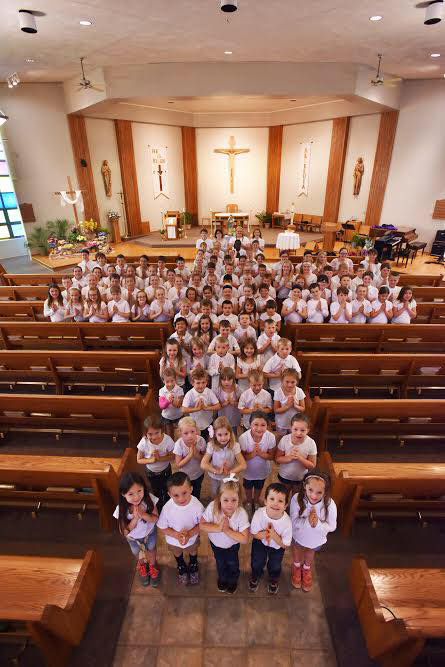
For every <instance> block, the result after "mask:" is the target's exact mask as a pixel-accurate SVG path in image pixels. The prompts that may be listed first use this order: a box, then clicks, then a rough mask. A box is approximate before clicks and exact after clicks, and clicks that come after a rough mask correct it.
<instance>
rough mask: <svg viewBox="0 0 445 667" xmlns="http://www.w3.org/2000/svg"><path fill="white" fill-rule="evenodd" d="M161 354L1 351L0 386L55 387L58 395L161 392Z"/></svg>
mask: <svg viewBox="0 0 445 667" xmlns="http://www.w3.org/2000/svg"><path fill="white" fill-rule="evenodd" d="M160 357H161V354H160V352H158V351H154V350H150V351H148V350H147V351H143V352H133V351H120V350H115V351H111V352H110V351H107V352H104V351H94V352H92V351H89V352H83V351H77V350H70V351H58V350H8V351H5V350H0V385H1V384H7V385H9V387H10V388H11V389H14V388H15V387H17V386H21V385H22V386H23V385H25V386H26V385H28V384H30V383H33V384H42V385H43V387H44V388H45V389H47V388H48V387H49V388H52V387H54V389H55V391H56V393H57V394H63V393H65V391H66V389H67V387H68V388H70V387H72V386H84V387H85V386H88V387H101V388H102V390H104V389H105V387H124V386H126V387H136V390H137V391H138V392H139V390H140V387H141V386H144V385H145V386H147V387H148V388H150V389H153V391H155V392H157V391H158V389H159V388H160V384H161V381H160V377H159V360H160Z"/></svg>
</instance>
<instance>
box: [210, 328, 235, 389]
mask: <svg viewBox="0 0 445 667" xmlns="http://www.w3.org/2000/svg"><path fill="white" fill-rule="evenodd" d="M223 368H232V369H233V370H234V371H235V357H234V356H233V354H230V352H229V341H228V340H227V338H223V337H222V336H218V337H217V339H216V342H215V352H214V353H213V354H212V355H211V356H210V359H209V365H208V373H209V375H210V377H211V378H212V390H213V391H215V390H216V389H217V388H218V387H219V374H220V373H221V371H222V369H223Z"/></svg>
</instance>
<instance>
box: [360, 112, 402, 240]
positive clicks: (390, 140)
mask: <svg viewBox="0 0 445 667" xmlns="http://www.w3.org/2000/svg"><path fill="white" fill-rule="evenodd" d="M398 118H399V112H398V111H386V112H385V113H382V114H381V116H380V129H379V137H378V140H377V148H376V151H375V158H374V168H373V170H372V178H371V187H370V189H369V197H368V206H367V209H366V218H365V225H369V226H370V227H373V226H375V225H378V224H380V216H381V214H382V208H383V200H384V198H385V191H386V184H387V182H388V174H389V167H390V165H391V156H392V149H393V146H394V139H395V136H396V130H397V121H398Z"/></svg>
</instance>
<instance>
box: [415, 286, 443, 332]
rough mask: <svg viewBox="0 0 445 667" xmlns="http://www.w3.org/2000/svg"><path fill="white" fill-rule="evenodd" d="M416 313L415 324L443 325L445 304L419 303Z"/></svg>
mask: <svg viewBox="0 0 445 667" xmlns="http://www.w3.org/2000/svg"><path fill="white" fill-rule="evenodd" d="M435 289H441V288H439V287H436V288H435ZM416 313H417V317H416V319H415V320H414V323H415V324H445V303H438V302H437V303H436V302H429V301H421V302H420V303H418V304H417V308H416Z"/></svg>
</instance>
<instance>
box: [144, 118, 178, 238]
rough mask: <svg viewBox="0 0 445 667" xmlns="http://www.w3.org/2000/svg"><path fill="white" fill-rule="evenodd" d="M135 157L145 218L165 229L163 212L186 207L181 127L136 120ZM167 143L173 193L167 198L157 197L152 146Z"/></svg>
mask: <svg viewBox="0 0 445 667" xmlns="http://www.w3.org/2000/svg"><path fill="white" fill-rule="evenodd" d="M132 129H133V144H134V157H135V160H136V174H137V179H138V188H139V201H140V206H141V217H142V220H145V221H146V220H148V221H149V223H150V230H151V231H152V232H153V231H156V230H158V229H160V228H161V214H162V212H163V211H167V210H172V211H177V210H179V211H180V210H182V209H183V208H184V206H185V195H184V175H183V168H182V138H181V128H180V127H172V126H168V125H150V124H145V123H132ZM163 146H167V148H168V151H167V156H168V179H169V193H170V196H169V198H168V199H167V198H166V197H165V196H164V195H160V196H159V197H158V198H157V199H154V198H153V180H152V166H151V153H150V151H151V148H152V147H153V148H155V147H163Z"/></svg>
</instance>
